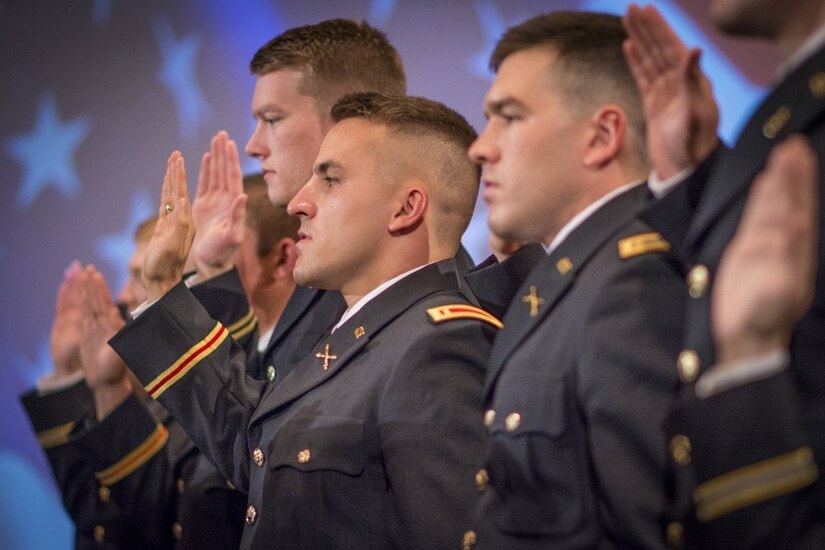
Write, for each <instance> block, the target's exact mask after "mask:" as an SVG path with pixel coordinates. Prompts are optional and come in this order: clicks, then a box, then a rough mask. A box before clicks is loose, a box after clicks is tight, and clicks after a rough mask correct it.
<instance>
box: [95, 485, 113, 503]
mask: <svg viewBox="0 0 825 550" xmlns="http://www.w3.org/2000/svg"><path fill="white" fill-rule="evenodd" d="M97 496H99V497H100V502H102V503H104V504H106V503H108V502H109V499H110V498H111V496H112V491H110V490H109V488H108V487H106V486H105V485H101V486H100V488H99V489H98V490H97Z"/></svg>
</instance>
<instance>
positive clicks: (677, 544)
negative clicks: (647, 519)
mask: <svg viewBox="0 0 825 550" xmlns="http://www.w3.org/2000/svg"><path fill="white" fill-rule="evenodd" d="M665 536H666V537H667V543H668V544H669V545H670V546H671V547H673V548H681V547H682V546H683V545H684V542H685V528H684V527H682V524H681V523H679V522H677V521H674V522H671V523H668V524H667V527H666V528H665Z"/></svg>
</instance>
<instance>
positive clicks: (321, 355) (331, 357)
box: [315, 344, 338, 370]
mask: <svg viewBox="0 0 825 550" xmlns="http://www.w3.org/2000/svg"><path fill="white" fill-rule="evenodd" d="M315 357H317V358H318V359H323V360H324V365H323V367H324V370H327V369H328V368H329V362H330V361H334V360H335V359H338V356H337V355H332V354H331V353H330V352H329V344H326V346H325V347H324V352H323V353H321V352H320V351H319V352H318V353H316V354H315Z"/></svg>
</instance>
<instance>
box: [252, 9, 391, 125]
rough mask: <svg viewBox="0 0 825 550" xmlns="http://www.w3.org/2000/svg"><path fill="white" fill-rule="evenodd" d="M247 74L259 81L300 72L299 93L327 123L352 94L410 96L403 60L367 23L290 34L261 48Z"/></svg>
mask: <svg viewBox="0 0 825 550" xmlns="http://www.w3.org/2000/svg"><path fill="white" fill-rule="evenodd" d="M249 69H250V70H251V71H252V74H255V75H258V76H261V75H265V74H267V73H271V72H274V71H278V70H281V69H294V70H296V71H298V72H300V73H301V75H302V77H301V80H300V82H299V87H298V91H299V92H300V93H302V94H304V95H306V96H309V97H311V98H313V99H314V100H315V104H316V108H317V109H318V114H319V115H321V116H323V117H326V116H328V114H329V110H330V108H331V107H332V105H333V104H334V103H335V102H336V101H337V100H338V99H339V98H341V97H343V96H344V95H346V94H349V93H355V92H379V93H382V94H387V95H403V94H405V93H407V79H406V76H405V75H404V66H403V64H402V62H401V56H400V55H398V52H397V51H396V50H395V48H394V47H393V46H392V44H390V42H389V40H387V36H386V35H385V34H384V33H383V32H381V31H379V30H378V29H376V28H374V27H371V26H370V25H369V24H367V23H366V22H364V21H361V22H359V21H352V20H349V19H329V20H327V21H322V22H320V23H316V24H314V25H305V26H303V27H295V28H292V29H289V30H288V31H286V32H284V33H282V34H280V35H278V36H276V37H275V38H273V39H272V40H270V41H269V42H267V43H266V44H265V45H264V46H262V47H261V48H260V49H259V50H258V51H257V52H256V53H255V56H254V57H253V58H252V61H251V62H250V64H249Z"/></svg>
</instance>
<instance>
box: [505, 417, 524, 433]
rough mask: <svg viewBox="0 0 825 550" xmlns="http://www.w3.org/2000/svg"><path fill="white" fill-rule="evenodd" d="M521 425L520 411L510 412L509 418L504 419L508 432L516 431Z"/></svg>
mask: <svg viewBox="0 0 825 550" xmlns="http://www.w3.org/2000/svg"><path fill="white" fill-rule="evenodd" d="M519 426H521V415H520V414H519V413H516V412H513V413H510V414H508V415H507V418H505V419H504V428H505V429H506V430H507V431H508V432H514V431H516V430H518V427H519Z"/></svg>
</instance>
